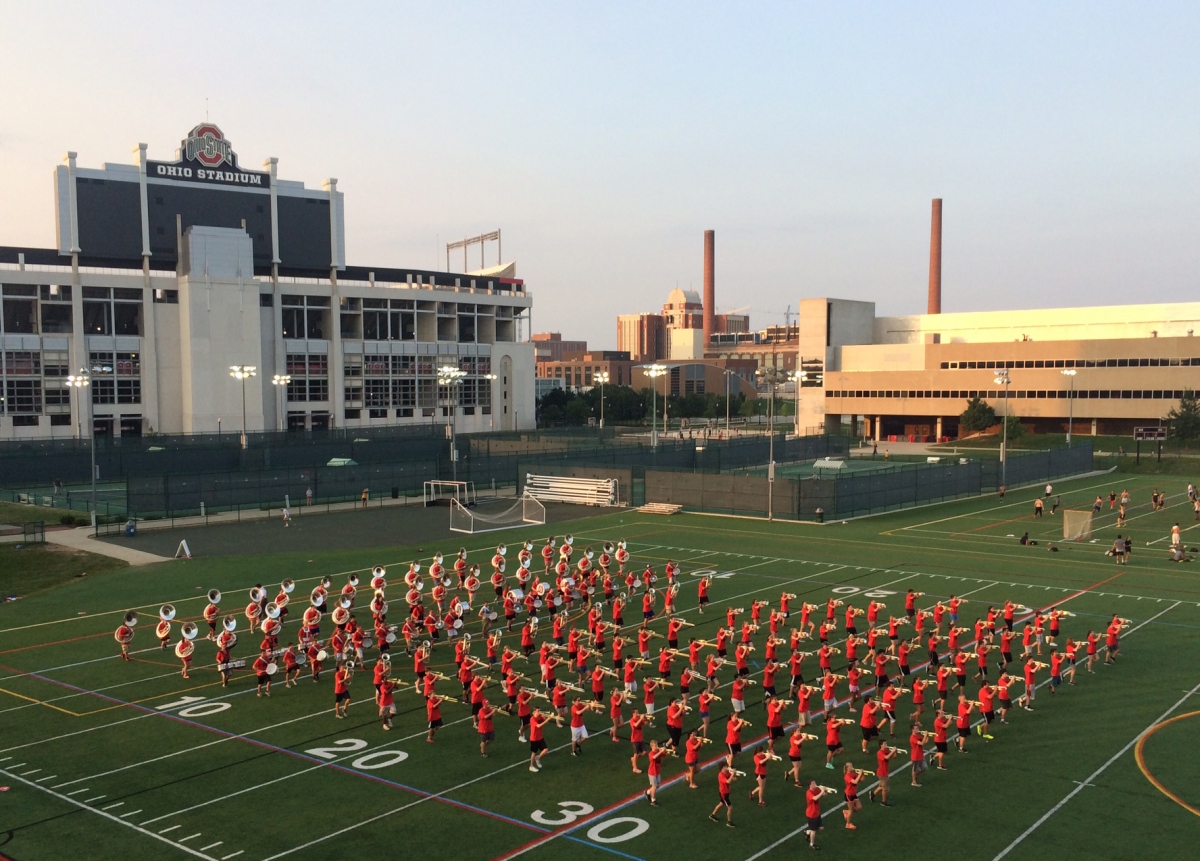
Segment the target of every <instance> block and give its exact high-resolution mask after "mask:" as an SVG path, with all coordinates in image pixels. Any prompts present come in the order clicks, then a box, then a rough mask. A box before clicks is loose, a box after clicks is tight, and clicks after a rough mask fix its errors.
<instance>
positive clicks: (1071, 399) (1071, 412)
mask: <svg viewBox="0 0 1200 861" xmlns="http://www.w3.org/2000/svg"><path fill="white" fill-rule="evenodd" d="M1062 374H1063V376H1064V377H1066V378H1067V379H1069V380H1070V381H1071V390H1070V392H1069V393H1068V395H1067V445H1068V446H1069V445H1070V444H1071V431H1072V430H1074V425H1075V369H1074V368H1067V369H1066V370H1065V371H1063V372H1062Z"/></svg>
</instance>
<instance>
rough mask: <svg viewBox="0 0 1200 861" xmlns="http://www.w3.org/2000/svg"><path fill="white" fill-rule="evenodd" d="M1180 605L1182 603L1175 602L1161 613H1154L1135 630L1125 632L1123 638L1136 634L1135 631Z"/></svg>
mask: <svg viewBox="0 0 1200 861" xmlns="http://www.w3.org/2000/svg"><path fill="white" fill-rule="evenodd" d="M1182 603H1183V602H1182V601H1176V602H1175V603H1174V604H1172V605H1171V606H1170V607H1168V608H1167V609H1165V610H1163V611H1162V612H1161V613H1155V614H1154V615H1153V616H1151V617H1150V618H1149V619H1147V620H1146V621H1144V622H1142V623H1141V624H1140V625H1138V626H1137V627H1136V628H1133V629H1131V630H1129V631H1126V632H1125V634H1124V636H1126V637H1128V636H1129V635H1130V634H1132V633H1134V632H1136V631H1138V630H1140V629H1141V628H1144V627H1145V626H1146V625H1149V624H1150V623H1151V622H1153V621H1154V620H1155V619H1157V618H1158V617H1159V616H1162V615H1164V614H1166V613H1170V612H1171V611H1172V610H1174V609H1175V608H1176V607H1178V606H1179V605H1180V604H1182Z"/></svg>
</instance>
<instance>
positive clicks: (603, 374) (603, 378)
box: [592, 371, 609, 428]
mask: <svg viewBox="0 0 1200 861" xmlns="http://www.w3.org/2000/svg"><path fill="white" fill-rule="evenodd" d="M592 379H594V380H595V381H596V382H597V383H599V384H600V427H601V428H603V427H604V384H605V383H607V382H608V380H609V376H608V371H600V372H599V373H598V374H596V375H595V376H594V377H593V378H592Z"/></svg>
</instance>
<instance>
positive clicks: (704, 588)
mask: <svg viewBox="0 0 1200 861" xmlns="http://www.w3.org/2000/svg"><path fill="white" fill-rule="evenodd" d="M711 586H712V578H711V577H701V578H700V582H699V583H698V584H697V585H696V592H697V597H698V599H699V602H700V607H699V609H698V610H697V612H698V613H701V614H703V613H704V608H705V607H707V606H708V590H709V588H710V587H711Z"/></svg>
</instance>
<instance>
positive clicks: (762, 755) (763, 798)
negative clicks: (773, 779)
mask: <svg viewBox="0 0 1200 861" xmlns="http://www.w3.org/2000/svg"><path fill="white" fill-rule="evenodd" d="M779 759H780V757H778V756H776V755H775V753H774V752H773V751H770V750H760V751H758V752H757V753H755V754H754V783H755V786H754V788H753V789H751V790H750V800H751V801H753V800H754V796H756V795H757V796H758V806H759V807H766V806H767V763H768V762H771V761H772V760H774V761H776V762H778V761H779Z"/></svg>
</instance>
